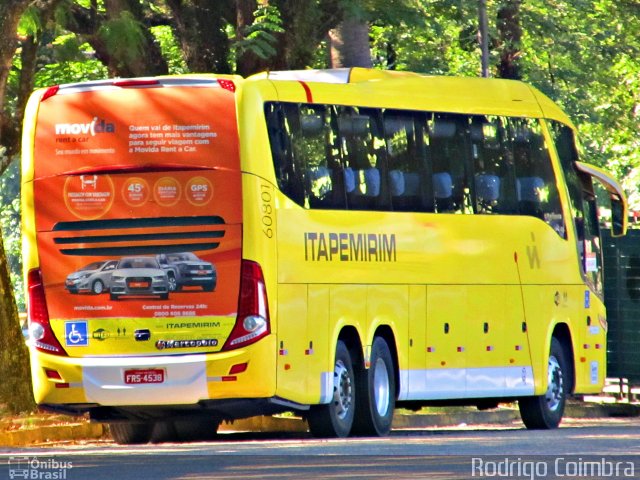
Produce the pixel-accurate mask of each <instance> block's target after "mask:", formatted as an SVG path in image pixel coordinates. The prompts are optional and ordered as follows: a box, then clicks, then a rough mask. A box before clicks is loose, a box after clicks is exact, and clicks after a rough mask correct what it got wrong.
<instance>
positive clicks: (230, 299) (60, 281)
mask: <svg viewBox="0 0 640 480" xmlns="http://www.w3.org/2000/svg"><path fill="white" fill-rule="evenodd" d="M38 119H39V120H38V123H37V125H36V131H35V148H34V172H33V178H34V184H33V187H34V188H33V192H34V194H33V199H34V209H35V224H36V231H37V233H36V235H37V245H38V251H39V256H40V265H41V269H42V276H43V281H44V284H45V291H46V300H47V307H48V310H49V316H50V318H51V321H52V326H53V328H54V331H56V335H57V336H58V338H64V340H65V344H66V347H69V348H68V349H71V353H70V354H71V355H73V354H74V353H76V352H77V353H78V354H85V353H96V354H99V353H100V352H101V351H102V350H104V351H107V350H108V351H109V352H113V351H114V349H115V350H122V351H123V352H126V351H129V350H132V349H135V350H136V351H140V350H141V349H142V350H144V351H148V352H149V353H151V352H157V351H158V350H161V349H163V348H166V347H167V345H170V346H171V347H174V346H175V347H176V348H177V347H180V348H192V347H194V346H195V348H196V350H197V349H199V348H205V349H206V350H207V351H210V350H212V349H213V350H215V349H216V348H219V347H221V345H220V344H219V341H218V340H219V339H218V337H223V336H224V335H225V332H227V330H228V329H230V328H231V326H232V325H233V322H234V320H235V313H236V310H237V300H238V288H239V280H240V247H241V244H240V243H241V237H240V235H241V214H242V212H241V192H240V171H239V156H238V155H239V153H238V136H237V128H236V119H235V105H234V99H233V93H232V92H229V91H226V90H224V89H221V88H220V87H217V86H215V85H214V86H203V87H202V88H183V87H179V86H174V87H171V88H96V89H87V90H86V91H77V92H71V93H64V92H62V91H61V92H60V93H58V94H57V95H53V96H51V97H50V98H46V99H44V100H43V101H42V102H41V104H40V111H39V113H38ZM140 332H142V333H140ZM134 334H135V335H137V336H135V338H134ZM144 337H150V338H144ZM154 337H155V338H154ZM118 339H120V340H132V339H133V340H134V341H135V342H136V343H131V345H135V348H134V347H133V346H129V347H126V345H128V344H129V343H130V342H122V341H121V342H120V343H117V340H118ZM158 340H161V341H160V342H159V343H158ZM162 342H165V343H164V344H163V343H162ZM166 342H170V343H166ZM194 342H195V343H194ZM118 345H120V346H118ZM71 347H76V348H75V350H74V349H73V348H71Z"/></svg>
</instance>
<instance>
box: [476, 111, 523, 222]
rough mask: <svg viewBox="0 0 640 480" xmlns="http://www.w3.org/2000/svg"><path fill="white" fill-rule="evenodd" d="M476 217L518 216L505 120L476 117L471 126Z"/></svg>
mask: <svg viewBox="0 0 640 480" xmlns="http://www.w3.org/2000/svg"><path fill="white" fill-rule="evenodd" d="M470 129H471V132H470V138H471V154H472V157H473V172H474V176H473V180H474V181H473V185H474V206H475V212H476V213H502V214H505V213H506V214H508V213H514V212H515V211H516V206H515V186H514V183H515V173H514V170H513V161H512V158H511V155H510V154H509V150H508V148H506V145H505V130H504V119H502V118H501V117H488V116H481V117H480V116H476V117H473V119H472V121H471V125H470Z"/></svg>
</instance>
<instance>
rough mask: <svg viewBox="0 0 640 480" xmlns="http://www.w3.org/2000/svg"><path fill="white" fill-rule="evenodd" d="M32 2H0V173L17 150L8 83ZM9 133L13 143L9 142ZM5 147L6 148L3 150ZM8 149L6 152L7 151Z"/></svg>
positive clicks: (27, 0) (9, 0) (28, 0)
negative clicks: (22, 22)
mask: <svg viewBox="0 0 640 480" xmlns="http://www.w3.org/2000/svg"><path fill="white" fill-rule="evenodd" d="M29 3H31V0H4V1H2V2H0V38H1V39H2V41H0V173H2V172H4V170H5V169H6V168H7V166H8V165H9V159H10V158H11V156H10V155H9V153H10V152H12V151H14V150H15V147H16V141H15V133H14V132H13V130H14V129H15V123H14V122H13V119H12V118H11V115H9V112H8V111H7V109H6V107H5V98H6V94H7V82H8V80H9V72H10V71H11V65H12V62H13V55H14V54H15V52H16V48H17V47H18V38H17V35H16V32H17V29H18V22H19V20H20V17H21V16H22V13H23V12H24V11H25V10H26V9H27V7H28V6H29ZM7 133H9V134H10V135H9V136H10V138H11V142H8V141H7ZM2 147H4V148H2ZM5 149H6V150H5Z"/></svg>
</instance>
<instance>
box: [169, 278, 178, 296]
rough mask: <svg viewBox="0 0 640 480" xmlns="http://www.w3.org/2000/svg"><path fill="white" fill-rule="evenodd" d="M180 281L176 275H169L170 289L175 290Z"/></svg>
mask: <svg viewBox="0 0 640 480" xmlns="http://www.w3.org/2000/svg"><path fill="white" fill-rule="evenodd" d="M177 286H178V282H177V280H176V279H175V277H169V290H170V291H172V292H175V290H176V287H177Z"/></svg>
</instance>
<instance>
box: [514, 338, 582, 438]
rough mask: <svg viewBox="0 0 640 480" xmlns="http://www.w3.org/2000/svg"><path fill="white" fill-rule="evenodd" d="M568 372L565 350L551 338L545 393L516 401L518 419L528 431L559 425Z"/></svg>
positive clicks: (567, 385) (566, 391)
mask: <svg viewBox="0 0 640 480" xmlns="http://www.w3.org/2000/svg"><path fill="white" fill-rule="evenodd" d="M569 372H570V370H569V364H568V363H567V358H566V354H565V350H564V348H563V347H562V344H561V343H560V341H559V340H558V339H557V338H555V337H553V338H552V339H551V347H550V349H549V360H548V367H547V375H548V378H549V379H548V386H547V392H546V393H545V394H544V395H538V396H535V397H526V398H521V399H520V400H518V408H519V409H520V417H521V418H522V422H523V423H524V425H525V426H526V427H527V428H528V429H530V430H548V429H552V428H556V427H557V426H558V425H560V422H561V421H562V416H563V414H564V407H565V404H566V401H567V396H568V395H569V391H568V390H569V388H570V385H571V378H570V373H569Z"/></svg>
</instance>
